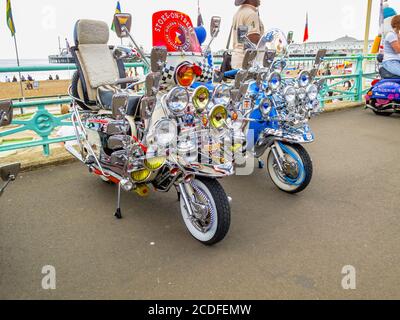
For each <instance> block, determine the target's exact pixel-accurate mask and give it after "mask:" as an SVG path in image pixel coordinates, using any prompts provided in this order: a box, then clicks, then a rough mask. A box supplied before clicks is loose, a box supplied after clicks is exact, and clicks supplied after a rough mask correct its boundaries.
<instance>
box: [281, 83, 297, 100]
mask: <svg viewBox="0 0 400 320" xmlns="http://www.w3.org/2000/svg"><path fill="white" fill-rule="evenodd" d="M296 94H297V93H296V89H295V88H294V87H292V86H288V87H286V88H285V90H284V91H283V96H284V97H285V100H286V102H287V103H293V102H295V101H296Z"/></svg>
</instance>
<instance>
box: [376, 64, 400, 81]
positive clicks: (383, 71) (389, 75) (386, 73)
mask: <svg viewBox="0 0 400 320" xmlns="http://www.w3.org/2000/svg"><path fill="white" fill-rule="evenodd" d="M379 74H380V75H381V77H382V79H400V76H396V75H394V74H393V73H390V72H389V71H387V70H386V69H385V68H384V67H381V68H380V69H379Z"/></svg>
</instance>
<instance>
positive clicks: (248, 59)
mask: <svg viewBox="0 0 400 320" xmlns="http://www.w3.org/2000/svg"><path fill="white" fill-rule="evenodd" d="M256 58H257V50H254V49H247V50H246V53H245V54H244V59H243V65H242V69H243V70H249V69H250V68H251V67H252V66H253V62H254V60H255V59H256Z"/></svg>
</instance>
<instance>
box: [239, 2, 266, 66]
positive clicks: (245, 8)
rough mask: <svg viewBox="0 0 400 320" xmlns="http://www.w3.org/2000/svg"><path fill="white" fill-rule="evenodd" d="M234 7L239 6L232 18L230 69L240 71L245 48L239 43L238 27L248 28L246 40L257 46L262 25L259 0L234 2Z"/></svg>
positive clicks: (261, 34)
mask: <svg viewBox="0 0 400 320" xmlns="http://www.w3.org/2000/svg"><path fill="white" fill-rule="evenodd" d="M235 5H236V6H240V8H239V10H238V11H237V12H236V14H235V16H234V18H233V25H232V36H233V52H232V68H233V69H240V68H241V67H242V64H243V59H244V53H245V50H244V49H245V48H244V45H243V44H242V43H239V41H238V37H237V30H238V27H239V26H248V27H249V33H248V38H249V39H250V41H251V42H253V43H254V44H258V42H259V41H260V39H261V37H262V36H263V34H264V25H263V23H262V21H261V18H260V15H259V11H258V8H259V7H260V5H261V0H235Z"/></svg>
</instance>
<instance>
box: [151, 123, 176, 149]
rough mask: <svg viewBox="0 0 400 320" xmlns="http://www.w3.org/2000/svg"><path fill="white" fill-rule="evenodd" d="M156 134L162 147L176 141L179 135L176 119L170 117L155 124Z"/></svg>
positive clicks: (158, 143)
mask: <svg viewBox="0 0 400 320" xmlns="http://www.w3.org/2000/svg"><path fill="white" fill-rule="evenodd" d="M154 135H155V140H156V142H157V145H158V146H160V147H163V148H165V147H168V146H169V145H171V144H173V143H175V142H176V138H177V135H178V132H177V125H176V123H175V121H172V120H169V119H163V120H160V121H159V122H158V123H157V124H156V125H155V130H154Z"/></svg>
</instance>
